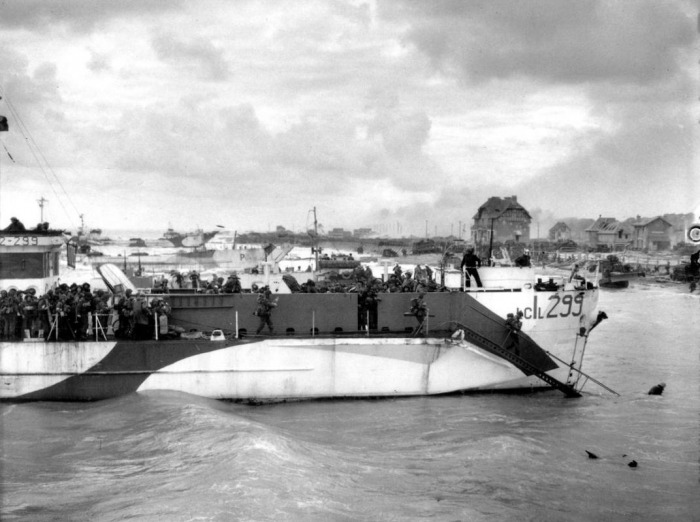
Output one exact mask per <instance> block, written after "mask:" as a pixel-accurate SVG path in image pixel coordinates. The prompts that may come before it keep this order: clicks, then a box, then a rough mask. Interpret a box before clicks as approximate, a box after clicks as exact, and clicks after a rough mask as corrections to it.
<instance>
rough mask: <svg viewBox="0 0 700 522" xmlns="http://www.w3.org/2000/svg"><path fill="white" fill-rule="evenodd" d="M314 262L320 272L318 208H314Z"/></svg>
mask: <svg viewBox="0 0 700 522" xmlns="http://www.w3.org/2000/svg"><path fill="white" fill-rule="evenodd" d="M314 262H315V265H314V266H315V269H316V270H318V221H316V207H314Z"/></svg>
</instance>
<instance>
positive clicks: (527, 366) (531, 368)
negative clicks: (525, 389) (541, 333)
mask: <svg viewBox="0 0 700 522" xmlns="http://www.w3.org/2000/svg"><path fill="white" fill-rule="evenodd" d="M461 327H462V328H463V329H464V334H465V338H468V339H469V340H470V341H472V342H473V343H474V344H476V345H477V346H480V347H482V348H484V349H486V350H488V351H489V352H492V353H494V354H495V355H498V356H499V357H502V358H503V359H506V360H507V361H509V362H510V363H511V364H513V365H514V366H515V367H516V368H518V369H519V370H522V371H523V372H525V373H526V374H531V375H536V376H537V377H539V378H540V379H542V380H543V381H544V382H546V383H547V384H549V385H550V386H551V387H552V388H556V389H558V390H560V391H561V392H563V393H564V395H566V396H567V397H570V398H574V397H581V394H580V393H579V392H578V391H576V388H574V387H573V386H571V385H569V384H566V383H563V382H561V381H558V380H557V379H555V378H554V377H552V376H551V375H549V374H548V373H546V372H544V371H542V370H541V369H540V368H538V367H537V366H535V365H534V364H531V363H530V362H528V361H527V360H525V359H523V358H522V357H520V356H518V355H515V354H514V353H513V352H511V351H510V350H507V349H505V348H504V347H502V346H500V345H498V344H496V343H494V342H493V341H491V340H490V339H488V338H486V337H484V336H483V335H481V334H479V333H477V332H475V331H474V330H472V329H471V328H469V327H467V326H465V325H461Z"/></svg>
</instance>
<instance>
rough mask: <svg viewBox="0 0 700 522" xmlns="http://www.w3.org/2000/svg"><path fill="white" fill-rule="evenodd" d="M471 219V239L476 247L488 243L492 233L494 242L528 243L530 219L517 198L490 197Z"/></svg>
mask: <svg viewBox="0 0 700 522" xmlns="http://www.w3.org/2000/svg"><path fill="white" fill-rule="evenodd" d="M473 219H474V224H473V225H472V230H471V237H472V241H474V243H475V244H477V245H479V244H486V243H488V242H489V241H490V240H491V234H492V233H493V240H494V241H500V242H505V241H508V240H511V241H516V242H524V243H526V242H528V241H530V223H531V222H532V217H531V216H530V214H529V212H528V211H527V210H525V208H524V207H523V206H522V205H521V204H520V203H518V197H517V196H511V197H505V198H499V197H495V196H494V197H490V198H489V199H488V200H487V201H486V203H484V204H483V205H481V206H480V207H479V209H478V210H477V212H476V214H475V215H474V218H473Z"/></svg>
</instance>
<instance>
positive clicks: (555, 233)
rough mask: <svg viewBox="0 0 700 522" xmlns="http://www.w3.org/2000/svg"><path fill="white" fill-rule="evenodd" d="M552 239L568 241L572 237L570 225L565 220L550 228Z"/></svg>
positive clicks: (550, 238)
mask: <svg viewBox="0 0 700 522" xmlns="http://www.w3.org/2000/svg"><path fill="white" fill-rule="evenodd" d="M548 236H549V240H550V241H567V240H569V239H571V229H570V228H569V225H567V224H566V223H564V222H563V221H559V222H558V223H557V224H556V225H554V226H553V227H552V228H550V229H549V235H548Z"/></svg>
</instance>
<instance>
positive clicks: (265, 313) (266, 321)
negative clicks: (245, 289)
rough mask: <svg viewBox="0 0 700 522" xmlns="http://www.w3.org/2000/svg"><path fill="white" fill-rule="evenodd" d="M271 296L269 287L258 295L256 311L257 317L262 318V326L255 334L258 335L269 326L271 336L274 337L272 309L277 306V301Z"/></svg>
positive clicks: (264, 288)
mask: <svg viewBox="0 0 700 522" xmlns="http://www.w3.org/2000/svg"><path fill="white" fill-rule="evenodd" d="M271 296H272V293H271V292H270V288H269V287H267V286H265V287H263V289H262V291H261V292H260V293H259V294H258V306H257V308H256V309H255V315H257V316H258V318H260V325H259V326H258V329H257V331H256V332H255V334H256V335H258V334H260V332H262V330H263V328H264V326H265V325H267V326H268V328H269V329H270V335H272V333H273V332H274V331H273V327H272V318H271V315H272V309H273V308H274V307H276V306H277V299H275V300H274V301H273V300H272V297H271Z"/></svg>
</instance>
